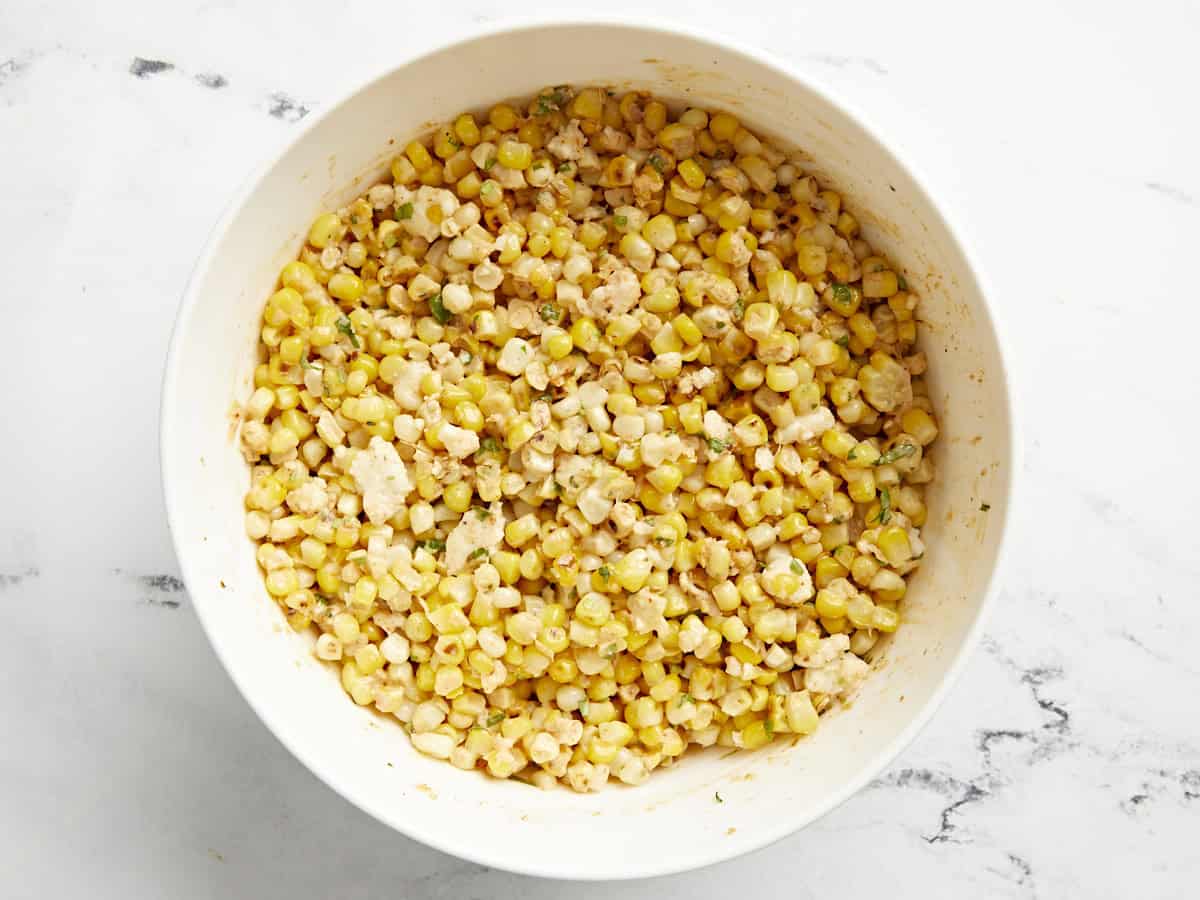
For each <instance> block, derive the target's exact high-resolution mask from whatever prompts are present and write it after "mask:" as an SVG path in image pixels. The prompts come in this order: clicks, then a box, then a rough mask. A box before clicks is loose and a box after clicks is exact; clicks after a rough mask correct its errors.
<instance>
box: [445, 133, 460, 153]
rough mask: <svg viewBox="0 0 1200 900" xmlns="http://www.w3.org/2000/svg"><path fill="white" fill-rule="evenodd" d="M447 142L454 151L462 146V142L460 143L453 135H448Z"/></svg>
mask: <svg viewBox="0 0 1200 900" xmlns="http://www.w3.org/2000/svg"><path fill="white" fill-rule="evenodd" d="M447 140H448V142H449V144H450V146H451V147H453V148H454V149H455V150H457V149H458V148H459V147H461V146H462V141H460V140H459V139H458V138H456V137H455V136H454V135H450V137H449V138H448V139H447Z"/></svg>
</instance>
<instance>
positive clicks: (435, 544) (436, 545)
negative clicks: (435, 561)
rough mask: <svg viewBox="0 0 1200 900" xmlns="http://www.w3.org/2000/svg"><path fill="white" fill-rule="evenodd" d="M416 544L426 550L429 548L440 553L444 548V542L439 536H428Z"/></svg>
mask: <svg viewBox="0 0 1200 900" xmlns="http://www.w3.org/2000/svg"><path fill="white" fill-rule="evenodd" d="M417 546H418V547H424V548H425V549H426V550H431V551H433V552H434V553H440V552H441V551H442V550H445V549H446V542H445V541H443V540H441V539H440V538H430V539H429V540H427V541H421V542H420V543H419V544H417Z"/></svg>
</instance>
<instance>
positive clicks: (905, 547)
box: [875, 525, 912, 566]
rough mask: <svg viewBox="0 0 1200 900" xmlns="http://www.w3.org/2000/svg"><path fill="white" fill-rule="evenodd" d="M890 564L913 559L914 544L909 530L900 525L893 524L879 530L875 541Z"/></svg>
mask: <svg viewBox="0 0 1200 900" xmlns="http://www.w3.org/2000/svg"><path fill="white" fill-rule="evenodd" d="M875 543H876V544H877V545H878V547H879V549H880V550H881V551H882V552H883V555H884V556H885V557H887V561H888V563H889V564H890V565H893V566H900V565H903V564H904V563H906V562H908V561H909V560H910V559H912V545H911V544H910V542H909V540H908V532H907V531H905V530H904V529H903V528H901V527H899V526H898V525H891V526H888V527H887V528H884V529H883V530H882V531H880V532H879V538H878V539H877V540H876V542H875Z"/></svg>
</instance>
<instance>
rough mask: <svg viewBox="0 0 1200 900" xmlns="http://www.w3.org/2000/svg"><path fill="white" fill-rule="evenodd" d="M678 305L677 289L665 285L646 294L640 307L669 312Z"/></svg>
mask: <svg viewBox="0 0 1200 900" xmlns="http://www.w3.org/2000/svg"><path fill="white" fill-rule="evenodd" d="M678 306H679V291H678V290H676V289H675V288H673V287H665V288H662V289H661V290H657V291H655V292H654V293H652V294H648V295H647V296H646V297H644V298H643V299H642V308H643V309H645V310H646V311H648V312H652V313H659V314H660V315H661V314H663V313H669V312H671V310H673V309H675V308H676V307H678Z"/></svg>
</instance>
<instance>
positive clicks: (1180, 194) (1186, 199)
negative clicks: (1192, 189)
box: [1145, 181, 1197, 206]
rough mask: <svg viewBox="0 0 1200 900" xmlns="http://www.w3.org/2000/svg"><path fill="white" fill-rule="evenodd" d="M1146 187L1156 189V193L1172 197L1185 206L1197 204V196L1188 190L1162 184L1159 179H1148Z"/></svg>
mask: <svg viewBox="0 0 1200 900" xmlns="http://www.w3.org/2000/svg"><path fill="white" fill-rule="evenodd" d="M1145 184H1146V187H1147V188H1149V189H1150V190H1152V191H1154V192H1155V193H1156V194H1162V195H1163V196H1164V197H1170V198H1171V199H1172V200H1175V201H1176V202H1178V203H1182V204H1184V205H1185V206H1196V205H1197V204H1196V198H1195V197H1193V196H1192V195H1191V194H1189V193H1188V192H1187V191H1183V190H1180V189H1179V188H1177V187H1172V186H1171V185H1169V184H1162V183H1161V182H1158V181H1147V182H1146V183H1145Z"/></svg>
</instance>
